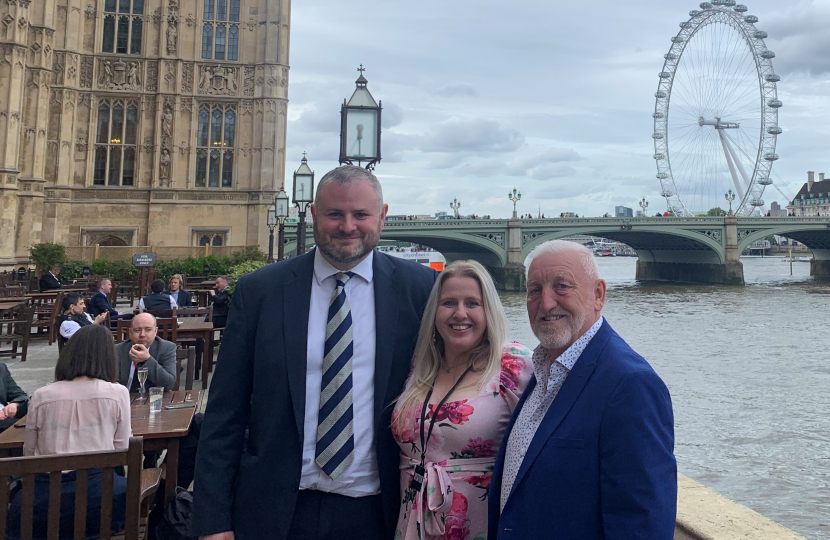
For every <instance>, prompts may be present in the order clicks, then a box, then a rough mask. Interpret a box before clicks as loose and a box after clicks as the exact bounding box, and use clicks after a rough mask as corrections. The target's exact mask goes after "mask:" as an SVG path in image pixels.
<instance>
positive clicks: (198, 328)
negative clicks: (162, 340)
mask: <svg viewBox="0 0 830 540" xmlns="http://www.w3.org/2000/svg"><path fill="white" fill-rule="evenodd" d="M178 321H179V327H178V329H177V330H176V337H177V338H195V339H201V340H202V388H207V381H208V373H210V367H211V365H212V364H213V332H214V330H213V323H212V322H206V321H203V320H201V319H197V318H195V317H193V318H190V317H188V318H181V319H178Z"/></svg>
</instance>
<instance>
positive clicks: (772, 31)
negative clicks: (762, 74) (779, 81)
mask: <svg viewBox="0 0 830 540" xmlns="http://www.w3.org/2000/svg"><path fill="white" fill-rule="evenodd" d="M762 25H763V29H764V30H767V31H768V33H769V39H767V42H768V46H769V48H770V49H772V50H774V51H775V53H776V60H774V63H775V65H776V68H777V69H776V71H777V72H778V73H782V74H787V73H798V72H804V73H808V74H810V75H813V76H818V75H823V74H826V73H828V72H830V55H828V51H830V32H828V28H830V5H828V4H827V3H826V2H821V3H818V2H814V1H802V2H797V3H793V4H789V5H788V8H787V10H786V11H784V12H778V13H773V14H771V15H770V16H769V17H767V18H765V19H762V20H761V21H760V22H759V23H757V24H756V26H758V27H759V28H761V26H762Z"/></svg>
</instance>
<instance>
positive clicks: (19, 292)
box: [0, 285, 26, 298]
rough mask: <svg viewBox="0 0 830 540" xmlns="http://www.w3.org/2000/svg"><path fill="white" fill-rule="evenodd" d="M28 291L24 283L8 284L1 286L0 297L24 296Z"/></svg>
mask: <svg viewBox="0 0 830 540" xmlns="http://www.w3.org/2000/svg"><path fill="white" fill-rule="evenodd" d="M24 294H26V291H25V290H24V289H23V286H22V285H6V286H5V287H2V288H0V298H23V295H24Z"/></svg>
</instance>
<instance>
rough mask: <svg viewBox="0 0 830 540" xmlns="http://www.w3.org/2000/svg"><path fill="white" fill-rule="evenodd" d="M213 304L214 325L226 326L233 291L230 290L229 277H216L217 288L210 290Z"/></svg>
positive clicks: (217, 326) (216, 326) (215, 326)
mask: <svg viewBox="0 0 830 540" xmlns="http://www.w3.org/2000/svg"><path fill="white" fill-rule="evenodd" d="M209 294H210V296H211V298H212V300H211V303H212V304H213V327H214V328H225V322H226V321H227V320H228V309H230V307H231V293H230V292H228V278H226V277H225V276H219V277H217V278H216V288H215V289H211V290H210V292H209Z"/></svg>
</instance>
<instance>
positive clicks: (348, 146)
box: [339, 64, 382, 170]
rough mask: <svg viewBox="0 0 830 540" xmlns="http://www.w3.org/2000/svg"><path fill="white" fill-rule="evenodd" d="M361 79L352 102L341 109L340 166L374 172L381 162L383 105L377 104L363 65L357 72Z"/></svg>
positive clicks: (358, 81) (344, 103) (345, 103)
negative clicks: (354, 165)
mask: <svg viewBox="0 0 830 540" xmlns="http://www.w3.org/2000/svg"><path fill="white" fill-rule="evenodd" d="M357 71H359V72H360V76H359V77H358V78H357V81H355V84H356V85H357V88H355V91H354V94H352V97H351V98H350V99H349V101H348V102H346V100H345V99H344V100H343V105H342V106H341V107H340V158H339V160H340V164H341V165H343V164H344V163H348V164H349V165H352V164H353V162H355V161H356V162H357V164H358V165H361V166H362V165H363V163H366V168H367V169H370V170H371V169H374V167H375V164H376V163H378V162H379V161H380V113H381V110H382V107H381V105H382V102H377V101H375V98H373V97H372V94H371V93H370V92H369V89H368V88H366V85H367V84H368V83H369V81H367V80H366V78H365V77H364V76H363V72H364V71H366V70H365V69H364V68H363V64H360V67H359V68H358V69H357Z"/></svg>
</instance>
